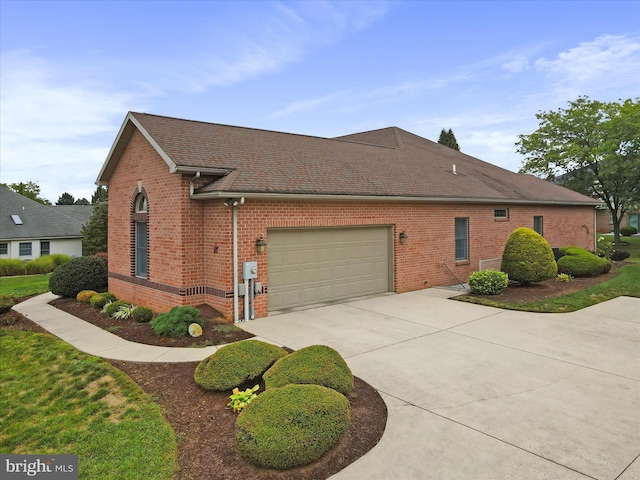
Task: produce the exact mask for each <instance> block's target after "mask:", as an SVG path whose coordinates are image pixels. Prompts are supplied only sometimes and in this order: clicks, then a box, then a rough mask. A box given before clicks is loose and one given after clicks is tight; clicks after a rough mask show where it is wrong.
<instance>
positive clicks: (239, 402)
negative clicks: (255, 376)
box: [227, 385, 260, 413]
mask: <svg viewBox="0 0 640 480" xmlns="http://www.w3.org/2000/svg"><path fill="white" fill-rule="evenodd" d="M259 388H260V385H256V386H255V387H253V388H247V389H246V390H244V391H243V392H241V391H240V389H239V388H237V387H236V388H234V389H233V391H232V392H231V395H230V396H229V398H230V399H231V401H230V402H229V403H227V407H230V408H232V409H233V411H234V413H240V412H241V411H242V410H244V407H246V406H247V405H249V404H250V403H251V402H253V400H254V399H255V398H256V397H257V396H258V394H257V393H256V392H257V391H258V389H259Z"/></svg>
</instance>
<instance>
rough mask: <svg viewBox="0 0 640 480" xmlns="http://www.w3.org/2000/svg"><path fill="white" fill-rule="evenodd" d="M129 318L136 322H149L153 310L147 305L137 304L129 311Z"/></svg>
mask: <svg viewBox="0 0 640 480" xmlns="http://www.w3.org/2000/svg"><path fill="white" fill-rule="evenodd" d="M131 318H132V319H133V320H135V321H136V322H138V323H149V322H150V321H151V319H152V318H153V311H152V310H151V309H150V308H147V307H141V306H137V307H136V308H134V309H133V312H131Z"/></svg>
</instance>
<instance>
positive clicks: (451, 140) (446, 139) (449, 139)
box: [438, 128, 460, 151]
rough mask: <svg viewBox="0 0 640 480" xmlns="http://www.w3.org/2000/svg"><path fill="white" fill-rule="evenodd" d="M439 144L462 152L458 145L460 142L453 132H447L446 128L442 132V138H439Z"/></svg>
mask: <svg viewBox="0 0 640 480" xmlns="http://www.w3.org/2000/svg"><path fill="white" fill-rule="evenodd" d="M438 143H439V144H441V145H446V146H447V147H449V148H453V149H454V150H458V151H460V146H459V145H458V140H456V136H455V135H454V134H453V130H451V129H449V130H448V131H446V130H445V129H444V128H443V129H442V131H441V132H440V138H438Z"/></svg>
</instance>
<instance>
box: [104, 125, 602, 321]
mask: <svg viewBox="0 0 640 480" xmlns="http://www.w3.org/2000/svg"><path fill="white" fill-rule="evenodd" d="M97 183H98V184H99V185H108V187H109V290H110V291H112V292H113V293H114V294H116V295H117V296H118V297H120V298H123V299H126V300H128V301H130V302H133V303H138V304H143V305H147V306H149V307H151V308H153V309H154V310H158V311H165V310H168V309H169V308H170V307H172V306H175V305H186V304H189V305H199V304H203V303H206V304H209V305H211V306H213V307H214V308H216V309H218V310H220V311H221V312H222V313H223V314H224V315H225V316H226V318H228V319H229V320H231V319H242V318H247V317H248V316H250V315H249V310H251V308H252V306H253V307H254V310H255V315H256V316H259V317H260V316H266V315H267V314H268V312H273V311H277V310H283V309H288V308H293V307H300V306H304V305H311V304H317V303H324V302H330V301H337V300H342V299H345V298H353V297H357V296H363V295H369V294H376V293H381V292H397V293H401V292H408V291H412V290H418V289H422V288H428V287H432V286H437V285H452V284H456V283H458V282H464V281H466V279H467V278H468V276H469V274H470V273H471V272H473V271H475V270H478V269H479V268H480V266H481V265H480V263H481V261H482V260H491V259H496V258H499V257H500V256H501V255H502V250H503V247H504V244H505V242H506V240H507V238H508V237H509V235H510V234H511V232H512V231H513V230H514V229H515V228H517V227H520V226H527V227H530V228H534V229H536V230H537V231H539V232H540V233H542V234H543V236H544V237H545V238H546V239H547V240H548V241H549V243H550V244H551V245H552V246H562V245H575V246H580V247H583V248H590V249H592V248H594V240H595V238H594V231H595V205H596V204H597V202H596V201H595V200H593V199H591V198H589V197H586V196H583V195H580V194H578V193H576V192H573V191H571V190H568V189H565V188H562V187H560V186H557V185H554V184H552V183H549V182H546V181H543V180H540V179H538V178H535V177H533V176H530V175H520V174H516V173H513V172H510V171H507V170H504V169H502V168H499V167H496V166H494V165H491V164H489V163H486V162H483V161H481V160H478V159H476V158H473V157H470V156H468V155H465V154H463V153H461V152H458V151H456V150H453V149H450V148H448V147H446V146H443V145H439V144H437V143H434V142H432V141H429V140H427V139H424V138H422V137H419V136H417V135H414V134H411V133H409V132H407V131H404V130H402V129H400V128H397V127H390V128H384V129H381V130H375V131H370V132H364V133H357V134H353V135H347V136H343V137H338V138H319V137H312V136H306V135H294V134H289V133H281V132H273V131H265V130H257V129H252V128H243V127H233V126H226V125H219V124H212V123H204V122H196V121H189V120H180V119H175V118H168V117H161V116H156V115H149V114H140V113H129V114H128V115H127V116H126V118H125V120H124V123H123V125H122V127H121V129H120V131H119V132H118V135H117V137H116V139H115V142H114V144H113V146H112V148H111V151H110V152H109V155H108V157H107V159H106V161H105V163H104V165H103V167H102V169H101V171H100V173H99V176H98V179H97ZM265 244H266V245H265ZM261 250H262V251H261ZM244 262H256V263H255V266H257V275H256V278H254V279H253V280H252V282H253V284H252V285H248V286H249V287H250V291H257V292H258V293H257V294H256V295H255V298H254V302H253V303H248V299H250V297H251V295H249V296H248V297H246V298H247V301H246V302H245V297H244V296H242V294H243V288H244V280H243V276H244V274H245V273H246V274H247V276H251V274H250V272H249V271H248V270H247V271H244V270H243V267H244ZM483 264H484V263H483ZM248 266H251V264H249V265H248ZM498 267H499V263H498ZM245 304H246V306H247V307H248V309H247V313H246V314H245V311H244V310H245Z"/></svg>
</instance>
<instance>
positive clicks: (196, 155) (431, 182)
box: [98, 113, 597, 205]
mask: <svg viewBox="0 0 640 480" xmlns="http://www.w3.org/2000/svg"><path fill="white" fill-rule="evenodd" d="M132 128H138V129H139V130H140V131H141V132H142V133H143V135H144V136H145V138H147V139H148V140H149V141H150V143H151V145H153V146H154V148H155V149H156V151H158V153H159V154H160V155H161V156H162V157H163V158H164V159H165V161H166V162H167V164H168V166H169V172H171V173H195V172H200V173H201V174H202V175H204V176H206V175H209V177H208V183H207V181H204V182H202V181H201V182H200V183H199V188H197V189H195V191H194V198H206V197H213V196H225V195H229V194H244V195H250V194H253V195H256V196H259V195H281V196H287V195H297V196H322V197H327V196H332V197H345V198H346V197H363V198H364V197H366V198H368V199H374V198H377V199H391V198H394V199H396V198H401V199H407V200H410V199H416V200H429V201H438V200H441V201H489V202H528V203H555V204H558V203H559V204H568V203H569V204H571V203H573V204H589V205H595V204H596V203H597V202H596V201H595V200H593V199H591V198H589V197H586V196H583V195H581V194H579V193H576V192H573V191H571V190H568V189H565V188H563V187H559V186H557V185H553V184H551V183H550V182H546V181H544V180H541V179H539V178H536V177H532V176H529V175H522V174H516V173H514V172H510V171H508V170H505V169H503V168H500V167H497V166H495V165H491V164H489V163H487V162H484V161H482V160H479V159H477V158H474V157H471V156H469V155H466V154H464V153H461V152H459V151H457V150H454V149H451V148H449V147H447V146H444V145H440V144H438V143H435V142H432V141H430V140H427V139H425V138H422V137H420V136H418V135H415V134H412V133H410V132H407V131H405V130H402V129H400V128H398V127H389V128H384V129H379V130H373V131H369V132H362V133H357V134H352V135H345V136H342V137H337V138H322V137H313V136H308V135H296V134H291V133H282V132H274V131H269V130H259V129H252V128H245V127H234V126H228V125H221V124H215V123H206V122H197V121H191V120H180V119H176V118H170V117H161V116H157V115H149V114H141V113H129V114H128V115H127V119H126V120H125V124H124V125H123V128H122V129H121V130H120V133H119V134H118V138H117V139H116V142H115V143H114V146H113V147H112V149H111V152H110V154H109V157H107V161H106V162H105V165H104V166H103V169H102V170H101V172H100V176H99V177H98V182H99V183H107V182H108V180H109V177H110V174H111V172H112V171H113V168H115V164H116V163H117V160H118V158H119V155H121V154H122V152H123V151H124V148H125V147H126V142H127V141H128V138H130V136H131V132H132V130H130V129H132ZM454 165H455V169H454ZM454 170H455V171H454ZM231 173H233V174H232V175H231Z"/></svg>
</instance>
